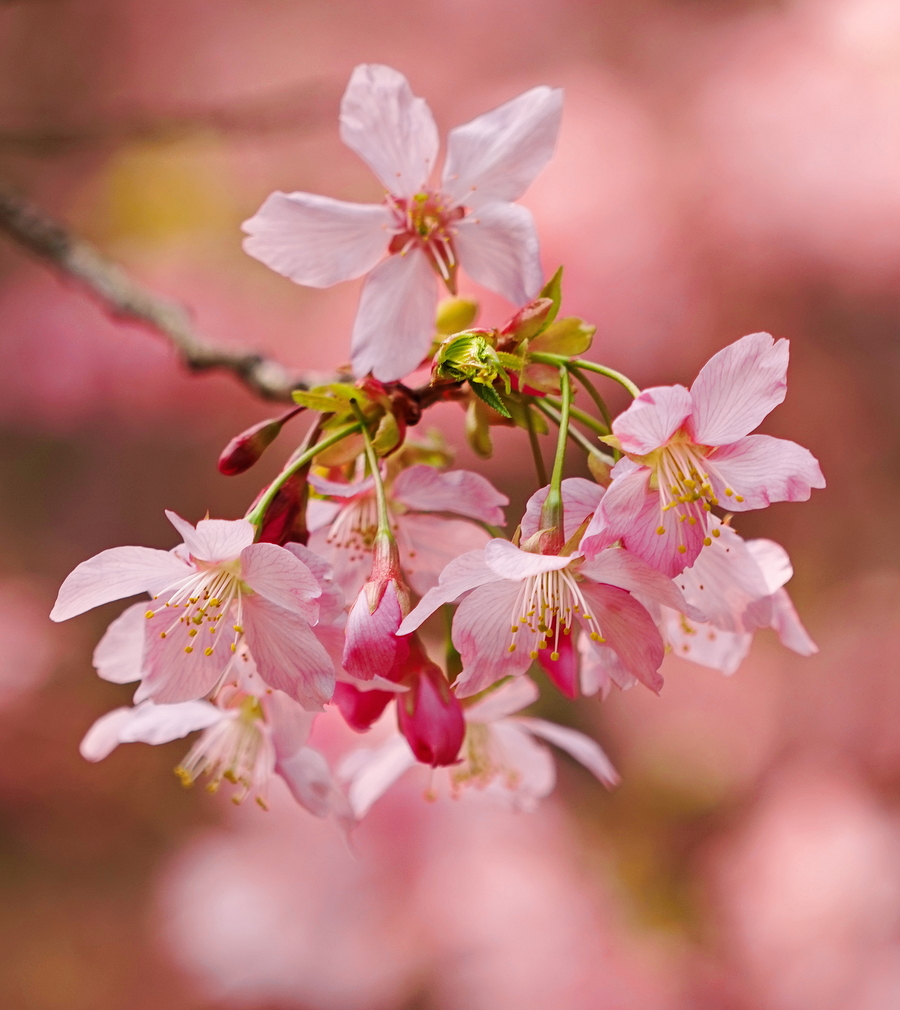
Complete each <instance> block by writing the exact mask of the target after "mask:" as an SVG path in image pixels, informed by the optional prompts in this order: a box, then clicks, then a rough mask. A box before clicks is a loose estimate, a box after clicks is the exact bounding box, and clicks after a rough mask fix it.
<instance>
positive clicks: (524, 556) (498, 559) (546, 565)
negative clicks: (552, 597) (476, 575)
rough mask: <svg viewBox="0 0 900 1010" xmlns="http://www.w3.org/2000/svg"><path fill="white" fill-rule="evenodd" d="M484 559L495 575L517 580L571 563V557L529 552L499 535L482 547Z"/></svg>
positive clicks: (555, 569)
mask: <svg viewBox="0 0 900 1010" xmlns="http://www.w3.org/2000/svg"><path fill="white" fill-rule="evenodd" d="M484 560H485V562H486V564H487V566H488V568H490V570H491V571H492V572H493V573H494V574H495V575H497V576H499V577H500V578H501V579H513V580H515V581H517V582H520V581H522V580H523V579H527V578H528V577H529V576H531V575H540V573H541V572H553V571H558V570H559V569H560V568H568V566H569V565H570V564H571V563H572V558H570V557H560V556H559V555H557V554H531V553H530V552H529V551H523V550H520V549H519V548H518V547H516V546H515V544H511V543H510V542H509V541H508V540H501V539H500V538H499V537H497V538H495V539H494V540H491V541H489V542H488V545H487V547H485V549H484Z"/></svg>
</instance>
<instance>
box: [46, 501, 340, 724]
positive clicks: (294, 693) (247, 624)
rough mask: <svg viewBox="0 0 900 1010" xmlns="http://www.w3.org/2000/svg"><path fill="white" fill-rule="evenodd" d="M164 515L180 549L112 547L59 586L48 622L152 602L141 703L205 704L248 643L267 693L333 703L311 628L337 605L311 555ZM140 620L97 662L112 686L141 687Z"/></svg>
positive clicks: (246, 528)
mask: <svg viewBox="0 0 900 1010" xmlns="http://www.w3.org/2000/svg"><path fill="white" fill-rule="evenodd" d="M166 515H167V516H168V518H169V520H170V522H171V523H172V525H173V526H175V528H176V529H177V530H178V532H179V533H180V534H181V536H182V537H183V538H184V545H183V547H180V548H176V549H175V550H174V551H161V550H153V549H151V548H148V547H114V548H112V549H110V550H107V551H103V552H102V553H100V554H98V555H97V556H96V557H94V558H91V559H90V560H88V561H84V562H82V563H81V564H80V565H79V566H78V567H77V568H76V569H75V570H74V571H73V572H72V573H71V574H70V575H69V576H68V578H67V579H66V580H65V582H64V583H63V585H62V586H61V588H60V591H59V596H58V598H57V601H56V605H55V606H54V608H53V611H52V612H51V615H50V616H51V618H52V619H53V620H55V621H64V620H67V619H68V618H70V617H75V616H76V615H77V614H81V613H84V612H85V611H86V610H90V609H92V608H93V607H97V606H100V605H101V604H103V603H108V602H110V601H111V600H117V599H121V598H122V597H126V596H133V595H134V594H136V593H141V592H147V593H149V594H150V595H151V596H152V597H153V603H152V605H151V606H150V608H149V609H147V608H146V607H145V608H144V610H145V617H144V632H143V635H144V645H143V651H142V658H141V662H140V667H139V669H140V674H139V675H140V676H141V677H142V679H143V683H142V685H141V690H140V697H139V700H143V699H146V698H150V699H152V700H153V701H155V702H169V703H171V702H180V701H190V700H193V699H197V698H202V697H203V696H204V695H206V694H208V693H209V692H210V691H212V690H213V688H214V687H215V686H216V684H217V683H219V682H220V680H222V678H223V677H224V675H225V673H226V670H227V669H228V668H229V666H230V664H231V663H232V661H233V659H234V657H235V655H236V653H237V650H238V646H239V644H240V643H241V642H242V641H244V642H246V644H247V646H248V647H249V649H250V651H251V652H252V653H253V658H254V660H255V662H256V665H257V668H258V670H259V674H260V676H261V677H262V679H263V680H264V681H265V682H266V683H267V684H268V685H269V686H270V687H273V688H277V689H279V690H282V691H284V692H285V693H287V694H288V695H290V696H291V697H293V698H295V699H296V700H297V701H299V702H300V703H301V704H303V705H304V706H305V707H307V708H310V709H320V708H321V707H322V705H323V704H324V703H325V702H326V701H328V700H329V699H330V698H331V694H332V691H333V688H334V665H333V663H332V660H331V658H330V657H329V655H328V653H327V651H326V650H325V648H324V647H323V646H322V644H321V643H320V642H319V640H318V639H317V638H316V635H315V634H314V633H313V630H312V628H311V626H310V625H311V624H312V623H315V622H316V621H317V620H318V619H319V615H320V603H319V601H320V599H321V600H322V603H323V606H324V607H325V608H327V609H328V610H329V611H333V610H334V608H335V599H334V592H333V589H332V587H329V586H328V583H327V580H326V579H325V578H324V574H323V573H322V572H320V577H321V578H322V583H324V584H325V586H326V591H325V593H324V594H323V587H322V583H320V579H319V578H317V577H316V574H314V573H313V571H312V570H311V568H310V566H309V564H307V563H306V562H307V561H309V562H312V563H313V564H315V563H316V562H315V560H314V555H312V552H310V551H308V550H307V549H306V548H305V547H300V546H299V545H291V546H290V547H287V548H284V547H278V546H277V545H275V544H264V543H254V542H253V537H254V532H255V531H254V527H253V525H252V524H251V523H249V522H248V521H247V520H245V519H238V520H234V521H229V520H224V519H204V520H201V521H200V522H199V523H198V524H197V527H196V529H195V528H194V527H193V526H191V524H190V523H188V522H186V521H185V520H184V519H182V518H180V517H179V516H177V515H175V513H174V512H167V513H166ZM301 558H302V559H305V560H301ZM321 564H322V565H324V564H325V563H324V562H321ZM338 609H340V608H339V607H338ZM137 613H138V611H137V608H136V607H132V608H130V609H129V610H127V611H125V613H124V614H123V615H122V616H121V617H120V618H119V619H118V621H115V622H113V625H111V627H110V634H109V636H108V637H107V638H106V639H105V640H104V642H102V643H101V645H100V646H98V656H97V657H95V659H96V660H97V665H98V667H99V668H100V670H101V676H105V677H106V679H109V680H114V681H121V682H127V681H128V680H133V679H136V677H135V676H133V672H134V664H133V659H134V655H135V647H134V642H135V634H139V632H136V626H137V625H138V624H139V620H138V618H137ZM223 619H224V620H223ZM104 671H106V672H104ZM129 671H130V672H129ZM122 678H124V681H123V680H122Z"/></svg>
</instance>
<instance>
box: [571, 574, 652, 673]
mask: <svg viewBox="0 0 900 1010" xmlns="http://www.w3.org/2000/svg"><path fill="white" fill-rule="evenodd" d="M580 588H581V591H582V593H583V594H584V597H585V599H586V600H587V602H588V605H589V606H590V607H592V608H593V614H592V615H591V616H592V617H594V618H595V620H596V621H597V623H598V624H599V625H600V633H601V634H602V635H603V637H604V639H606V644H607V645H608V646H609V647H610V648H611V649H613V650H615V652H616V653H617V654H618V656H619V659H621V661H622V665H623V666H624V667H625V669H626V670H628V672H629V673H632V674H634V676H635V677H637V679H638V680H639V681H640V682H641V683H642V684H646V685H647V687H649V688H650V690H651V691H659V689H660V688H661V687H662V683H663V680H662V677H661V676H660V675H659V672H658V671H659V667H660V665H661V664H662V661H663V656H664V655H665V648H664V646H663V641H662V638H661V637H660V634H659V631H658V630H657V628H656V625H655V624H654V623H653V619H652V618H651V617H650V615H649V614H648V613H647V611H646V610H645V609H644V608H643V607H642V606H641V605H640V603H638V602H637V600H635V599H634V598H633V597H631V596H630V595H629V594H628V593H626V592H625V590H624V589H617V588H616V587H614V586H604V585H601V584H599V583H591V582H583V583H581V587H580Z"/></svg>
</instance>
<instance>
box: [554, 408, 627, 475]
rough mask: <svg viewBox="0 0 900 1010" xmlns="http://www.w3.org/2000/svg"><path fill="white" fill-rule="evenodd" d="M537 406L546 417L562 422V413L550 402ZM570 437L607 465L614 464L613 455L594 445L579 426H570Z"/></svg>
mask: <svg viewBox="0 0 900 1010" xmlns="http://www.w3.org/2000/svg"><path fill="white" fill-rule="evenodd" d="M535 406H536V407H538V409H539V410H540V411H541V413H542V414H543V415H544V416H545V417H549V418H550V420H551V421H552V422H553V423H554V424H556V425H558V424H559V423H560V415H559V411H558V410H554V409H553V407H551V406H550V405H549V404H548V403H544V402H542V403H540V404H535ZM569 438H570V439H572V441H573V442H574V443H575V444H576V445H577V446H578V447H579V448H580V449H583V450H584V451H585V452H587V453H590V454H591V455H592V456H596V457H597V458H598V459H601V460H603V462H604V463H606V465H607V466H613V465H614V464H615V462H616V461H615V460H614V459H613V458H612V456H609V455H607V453H605V452H604V451H603V450H602V449H600V448H598V447H597V446H596V445H594V444H593V443H592V442H591V441H590V440H589V439H587V438H585V437H584V435H582V434H581V432H580V431H578V429H577V428H573V427H571V426H570V427H569Z"/></svg>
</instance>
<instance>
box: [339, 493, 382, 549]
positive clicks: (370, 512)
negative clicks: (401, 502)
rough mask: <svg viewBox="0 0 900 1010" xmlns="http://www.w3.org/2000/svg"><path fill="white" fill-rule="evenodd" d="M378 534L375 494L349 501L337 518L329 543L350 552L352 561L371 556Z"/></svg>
mask: <svg viewBox="0 0 900 1010" xmlns="http://www.w3.org/2000/svg"><path fill="white" fill-rule="evenodd" d="M377 533H378V503H377V502H376V500H375V495H374V494H364V495H360V496H359V497H358V498H354V499H352V500H351V501H349V502H348V503H347V504H346V505H345V506H344V507H343V508H342V509H341V510H340V512H338V514H337V515H336V516H335V518H334V521H333V522H332V524H331V529H330V531H329V533H328V538H327V542H328V543H329V544H333V545H334V546H335V547H341V548H343V549H344V550H348V551H350V560H351V561H357V560H359V559H360V558H362V557H363V556H365V555H367V554H369V552H370V551H371V550H372V546H373V544H374V543H375V536H376V534H377Z"/></svg>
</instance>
